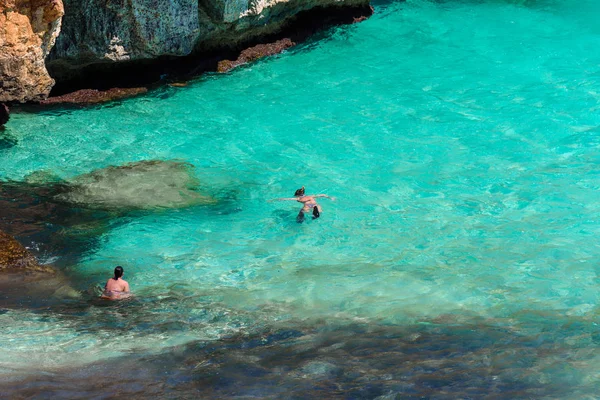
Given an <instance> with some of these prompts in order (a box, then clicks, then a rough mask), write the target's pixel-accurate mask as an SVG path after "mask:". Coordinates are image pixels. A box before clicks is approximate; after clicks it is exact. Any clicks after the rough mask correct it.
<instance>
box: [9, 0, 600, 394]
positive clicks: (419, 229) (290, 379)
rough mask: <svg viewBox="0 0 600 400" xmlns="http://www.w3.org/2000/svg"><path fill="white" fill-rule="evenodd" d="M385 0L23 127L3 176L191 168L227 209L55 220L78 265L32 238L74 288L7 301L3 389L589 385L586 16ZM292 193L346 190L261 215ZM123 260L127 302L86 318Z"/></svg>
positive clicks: (587, 5) (590, 389) (595, 104)
mask: <svg viewBox="0 0 600 400" xmlns="http://www.w3.org/2000/svg"><path fill="white" fill-rule="evenodd" d="M375 6H376V7H375V11H376V13H375V15H374V16H373V17H372V18H371V19H369V20H367V21H365V22H363V23H360V24H355V25H351V26H343V27H338V28H335V29H333V30H330V31H328V32H326V33H323V34H321V35H319V36H318V37H316V38H314V40H312V41H311V42H309V43H307V44H304V45H301V46H299V47H297V48H295V49H293V50H291V51H288V52H287V53H285V54H282V55H280V56H277V57H273V58H270V59H268V60H264V61H261V62H259V63H256V64H252V65H250V66H246V67H244V68H240V69H237V70H235V71H233V72H231V73H229V74H226V75H208V76H204V77H202V78H198V79H197V80H195V81H194V82H192V83H191V84H190V85H189V86H188V87H185V88H171V87H166V88H163V89H160V90H157V91H154V92H152V93H150V94H148V95H147V96H144V97H140V98H136V99H131V100H126V101H122V102H117V103H112V104H110V105H107V106H103V107H97V108H91V109H60V110H53V111H48V112H44V113H41V114H30V113H26V112H22V113H17V114H14V115H13V117H12V119H11V121H10V124H9V126H8V128H7V130H6V131H5V132H3V133H2V135H3V138H4V139H2V140H3V142H2V143H5V145H3V146H0V177H1V178H2V179H3V180H13V181H17V182H18V181H24V180H26V179H31V178H30V177H31V174H37V176H40V175H39V172H40V171H44V172H45V173H46V176H55V177H58V178H61V179H67V180H68V179H72V178H74V177H75V176H78V175H81V174H86V173H89V172H92V171H93V170H95V169H99V168H105V167H107V166H111V165H121V164H125V163H130V162H135V161H141V160H153V159H160V160H181V161H185V162H189V163H191V164H192V165H194V166H195V171H194V173H195V174H196V176H197V178H198V179H199V181H200V186H201V190H202V191H203V192H205V193H207V194H210V195H211V196H214V197H215V198H217V199H219V200H220V201H219V203H218V204H216V205H203V206H196V207H189V208H183V209H177V210H165V209H157V210H154V211H152V210H150V211H148V210H145V211H137V212H126V213H121V214H114V215H112V217H111V218H110V221H109V222H107V223H106V224H104V225H103V226H102V228H101V229H100V228H98V227H97V226H95V227H93V229H92V228H89V227H88V225H82V226H78V227H76V229H75V233H73V232H72V231H70V230H69V229H74V228H73V225H72V224H70V225H68V224H67V225H65V226H66V228H64V229H61V230H55V231H59V232H62V231H66V232H71V233H70V234H72V235H75V236H77V235H79V236H78V237H81V236H83V237H85V238H88V237H89V242H87V243H89V247H88V248H86V249H85V250H84V251H79V256H78V257H76V259H75V261H73V256H72V249H69V248H68V247H69V246H68V245H66V246H65V249H64V250H60V249H57V248H56V246H52V247H49V246H46V247H45V244H44V243H39V242H35V243H27V244H28V245H30V246H32V248H33V249H34V250H36V251H37V254H39V255H40V256H41V257H42V258H43V259H45V260H47V261H53V262H55V264H56V265H57V266H59V268H61V269H62V270H63V271H64V273H65V274H66V275H67V276H68V277H70V279H71V281H72V285H73V286H74V287H75V288H77V289H78V290H81V291H83V292H84V293H85V294H84V295H83V296H82V298H81V299H74V300H58V299H49V300H40V299H36V298H35V297H27V298H20V299H18V301H17V303H15V301H14V300H10V301H9V300H4V302H5V305H4V307H5V308H4V309H3V311H2V312H1V313H0V323H1V325H2V326H4V327H5V328H4V329H2V330H1V331H0V349H2V351H0V374H1V376H2V380H3V381H4V382H5V383H4V389H5V390H7V391H8V392H7V393H15V394H19V393H20V394H22V395H27V396H33V397H35V396H41V395H40V393H53V394H54V395H56V396H60V397H78V396H80V397H81V396H82V394H81V393H86V396H89V395H90V393H100V395H101V394H102V393H113V392H114V391H115V390H118V391H120V392H122V393H129V394H136V395H144V394H145V395H150V394H152V395H162V396H165V397H173V398H176V397H181V396H184V397H185V396H194V395H203V396H215V397H234V396H259V397H260V396H262V397H269V396H271V397H285V396H288V397H303V396H313V397H319V396H320V397H324V396H326V397H340V398H375V397H377V396H388V397H384V398H393V396H395V395H396V394H398V395H399V396H401V398H406V397H410V396H415V397H418V396H426V397H439V398H444V397H448V398H456V397H457V396H458V397H469V396H471V397H482V396H485V395H489V396H490V397H494V396H497V397H507V396H508V397H524V396H539V397H543V396H559V397H560V398H566V397H572V398H581V397H582V396H593V394H594V393H597V391H598V389H600V385H599V384H598V383H597V382H598V379H597V373H596V372H595V371H597V368H598V366H599V364H600V360H599V359H598V357H597V356H595V355H594V351H595V350H596V348H597V343H598V338H599V337H600V336H599V335H598V332H597V329H598V326H597V325H596V321H597V319H598V318H597V314H598V309H597V307H596V303H597V301H598V294H597V293H598V290H597V285H598V283H599V279H598V268H599V266H598V265H599V264H598V259H599V255H600V246H598V243H597V240H596V238H597V237H598V234H599V233H600V222H599V220H598V215H599V211H600V196H598V189H599V186H600V180H599V178H600V174H599V173H598V163H599V161H600V139H599V136H598V134H599V132H600V114H599V112H598V111H599V110H600V50H599V48H598V46H597V44H598V40H599V39H600V28H599V25H598V24H597V23H596V19H597V18H596V16H597V15H599V14H598V13H599V12H600V4H598V3H597V2H594V1H578V2H575V1H560V2H559V1H536V2H534V1H523V2H506V1H489V2H483V1H463V2H458V1H446V2H426V1H408V2H385V3H376V4H375ZM301 185H306V187H307V191H308V192H310V193H326V194H329V195H331V196H335V197H336V200H335V201H333V202H332V201H330V200H328V199H322V201H320V203H321V204H322V206H323V209H324V212H323V215H322V218H320V219H319V220H314V221H313V220H310V219H308V220H307V221H306V222H305V223H304V224H297V223H296V222H295V216H296V213H297V211H298V208H299V207H298V205H297V203H294V202H267V201H266V200H270V199H274V198H279V197H290V196H291V195H292V194H293V192H294V190H295V189H297V188H298V187H300V186H301ZM103 218H106V216H103ZM55 231H53V232H55ZM67 237H68V236H67ZM32 240H33V239H32ZM77 246H81V243H78V245H77ZM78 248H79V247H78ZM67 255H68V257H67ZM117 264H120V265H123V266H124V267H125V278H126V279H127V280H128V281H129V282H130V284H131V286H132V288H133V290H134V291H135V294H136V296H137V297H136V299H134V300H132V301H130V302H126V303H122V304H109V305H107V304H104V303H98V302H97V301H95V300H94V299H93V297H92V296H91V295H89V294H87V293H88V292H93V290H92V289H93V287H94V286H95V285H98V284H103V282H104V280H105V279H106V278H107V277H108V276H109V275H110V273H111V271H112V268H113V267H114V265H117ZM0 305H2V303H0ZM19 305H20V306H19ZM282 332H283V333H282ZM285 332H292V333H290V334H286V333H285ZM290 335H291V336H290ZM348 335H350V337H349V336H348ZM423 337H424V338H426V339H424V340H422V341H419V339H418V338H423ZM269 338H271V339H269ZM294 338H297V339H294ZM352 338H354V339H352ZM353 340H354V341H353ZM415 341H416V342H415ZM248 343H252V345H248ZM415 343H416V344H415ZM473 343H475V344H473ZM394 346H395V347H394ZM411 349H412V350H411ZM207 360H208V361H207ZM161 363H162V364H161ZM206 363H208V364H206ZM153 364H156V365H153ZM159 365H163V367H160V366H159ZM207 365H209V366H207ZM111 369H116V370H118V371H123V372H124V373H125V372H126V371H130V372H131V373H132V374H133V376H132V377H131V378H130V379H128V380H126V381H120V380H118V381H115V383H114V385H115V386H114V387H112V388H108V387H105V386H104V384H102V383H101V382H102V379H109V378H107V373H106V372H104V373H102V371H107V370H111ZM64 374H67V376H77V377H78V378H79V379H80V380H81V381H79V380H77V382H69V383H67V382H66V381H65V380H64V379H63V378H61V376H63V375H64ZM23 379H25V381H23ZM23 382H27V384H24V383H23ZM127 382H129V383H131V382H135V384H133V383H131V386H128V383H127ZM150 382H152V384H150ZM157 382H159V383H157ZM59 388H61V389H59ZM63 389H64V391H62V392H61V390H63ZM84 397H85V396H84Z"/></svg>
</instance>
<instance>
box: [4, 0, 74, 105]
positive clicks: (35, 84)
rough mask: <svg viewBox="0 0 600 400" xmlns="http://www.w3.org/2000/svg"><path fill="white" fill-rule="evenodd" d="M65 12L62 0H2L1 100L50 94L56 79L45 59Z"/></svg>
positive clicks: (30, 98)
mask: <svg viewBox="0 0 600 400" xmlns="http://www.w3.org/2000/svg"><path fill="white" fill-rule="evenodd" d="M63 14H64V9H63V4H62V2H61V0H0V102H3V101H20V102H24V101H36V100H40V99H43V98H46V97H47V96H48V93H49V92H50V89H51V88H52V85H53V84H54V81H53V80H52V78H50V76H49V75H48V72H47V71H46V66H45V64H44V59H45V58H46V56H47V55H48V53H49V52H50V49H51V48H52V46H53V45H54V42H55V39H56V37H57V35H58V33H59V32H60V26H61V18H62V16H63Z"/></svg>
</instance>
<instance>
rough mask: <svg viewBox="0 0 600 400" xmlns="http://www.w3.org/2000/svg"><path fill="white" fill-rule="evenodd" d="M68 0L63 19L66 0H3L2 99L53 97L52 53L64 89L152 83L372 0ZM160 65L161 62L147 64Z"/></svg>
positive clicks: (0, 8) (0, 45) (366, 8)
mask: <svg viewBox="0 0 600 400" xmlns="http://www.w3.org/2000/svg"><path fill="white" fill-rule="evenodd" d="M62 2H63V3H64V17H63V5H62V3H61V0H0V102H2V101H5V102H6V101H30V100H33V101H37V100H40V99H43V98H45V97H46V96H47V95H48V92H49V90H50V88H51V87H52V84H53V81H52V79H51V78H50V76H48V73H47V72H46V69H45V66H44V58H45V57H46V56H47V55H48V57H47V59H46V66H47V67H48V70H49V71H50V75H51V76H52V77H53V78H55V79H56V80H57V81H58V82H61V83H64V82H70V83H69V84H65V88H63V89H62V90H58V92H62V93H64V92H68V91H70V90H74V89H80V88H86V87H88V88H89V87H93V88H96V89H106V88H108V87H111V86H116V85H121V84H123V83H124V82H125V83H127V84H129V85H130V86H131V85H135V84H136V83H132V82H131V81H130V80H131V79H138V80H139V82H148V81H152V80H153V79H156V77H157V76H160V75H162V74H163V73H164V70H165V69H168V68H171V65H172V64H177V63H178V62H181V60H180V59H182V58H185V57H188V58H189V57H190V56H193V60H192V61H189V59H188V61H187V62H188V66H187V67H189V66H190V65H192V66H194V67H196V65H200V64H202V63H206V58H208V57H213V59H212V61H211V63H212V65H213V66H212V67H209V68H204V67H202V68H196V69H198V70H200V69H210V68H212V69H213V70H214V69H216V62H217V61H219V60H221V59H223V57H222V55H223V52H228V51H229V52H231V51H232V50H231V49H234V50H235V51H238V52H239V50H241V49H243V46H244V45H253V44H257V43H259V42H260V41H261V40H262V38H265V37H267V36H271V39H273V36H274V35H275V34H278V33H279V32H281V30H282V29H283V28H284V27H285V26H287V25H289V24H290V22H291V21H293V20H294V19H295V18H296V17H297V16H298V15H301V14H303V15H304V16H305V17H304V20H305V21H306V22H307V23H308V24H312V25H315V24H318V23H319V22H318V21H317V20H316V19H313V18H312V17H311V16H308V17H306V15H307V12H308V11H309V10H311V11H314V10H321V11H320V15H321V16H320V18H322V16H323V15H325V16H327V17H329V16H332V17H335V16H336V14H343V13H346V14H347V10H354V11H353V12H354V13H359V14H360V13H362V12H363V11H364V12H365V13H366V14H368V15H370V8H369V0H62ZM346 16H348V15H346ZM356 16H359V15H356ZM61 17H62V28H61ZM350 21H352V18H350ZM61 29H62V31H61ZM59 31H60V35H59V36H58V38H57V35H58V33H59ZM55 38H56V44H55V46H54V48H53V49H52V51H50V49H51V48H52V46H53V44H54V42H55ZM215 54H216V55H215ZM194 63H195V64H194ZM157 64H160V65H161V66H160V68H147V67H148V66H152V67H155V66H156V65H157ZM166 66H168V68H167V67H166ZM187 67H186V68H187ZM150 70H152V75H150V74H149V73H148V71H150ZM115 77H118V78H117V81H113V79H114V78H115ZM119 79H120V80H119ZM104 81H106V82H104ZM73 82H74V83H73ZM88 83H95V85H92V84H90V85H87V84H88Z"/></svg>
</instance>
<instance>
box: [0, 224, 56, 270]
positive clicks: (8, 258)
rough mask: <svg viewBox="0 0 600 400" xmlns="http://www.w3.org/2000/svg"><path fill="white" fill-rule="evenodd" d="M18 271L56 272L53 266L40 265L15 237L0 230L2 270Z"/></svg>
mask: <svg viewBox="0 0 600 400" xmlns="http://www.w3.org/2000/svg"><path fill="white" fill-rule="evenodd" d="M17 271H36V272H49V273H54V270H53V269H52V268H51V267H48V266H44V265H40V264H39V263H38V262H37V260H36V259H35V257H34V256H33V255H32V254H31V253H30V252H29V251H27V249H25V247H23V245H21V243H19V242H18V241H17V240H16V239H15V238H13V237H12V236H10V235H8V234H7V233H4V232H2V231H0V272H17Z"/></svg>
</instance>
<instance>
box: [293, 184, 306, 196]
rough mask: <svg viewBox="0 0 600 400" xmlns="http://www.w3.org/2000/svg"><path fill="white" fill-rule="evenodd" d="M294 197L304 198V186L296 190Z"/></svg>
mask: <svg viewBox="0 0 600 400" xmlns="http://www.w3.org/2000/svg"><path fill="white" fill-rule="evenodd" d="M294 196H304V186H302V187H301V188H300V189H298V190H296V193H294Z"/></svg>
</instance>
